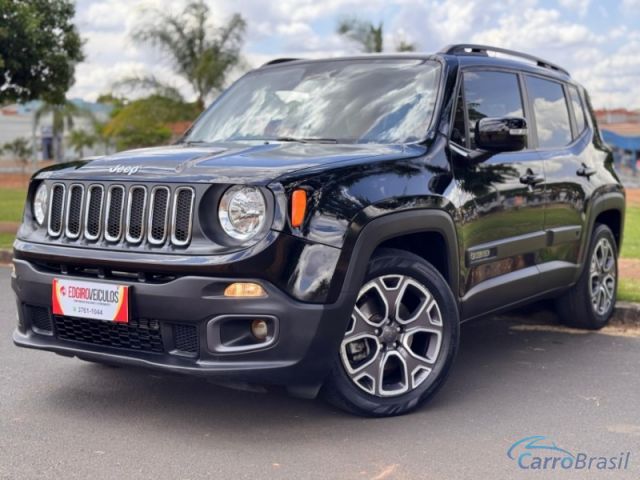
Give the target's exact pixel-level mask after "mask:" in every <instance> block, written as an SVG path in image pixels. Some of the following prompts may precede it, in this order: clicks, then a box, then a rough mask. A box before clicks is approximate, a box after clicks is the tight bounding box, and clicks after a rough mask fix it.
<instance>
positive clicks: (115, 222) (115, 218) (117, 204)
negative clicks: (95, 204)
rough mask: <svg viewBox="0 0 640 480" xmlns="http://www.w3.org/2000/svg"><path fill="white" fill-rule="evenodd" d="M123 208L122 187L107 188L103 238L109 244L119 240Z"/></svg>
mask: <svg viewBox="0 0 640 480" xmlns="http://www.w3.org/2000/svg"><path fill="white" fill-rule="evenodd" d="M123 207H124V187H123V186H122V185H114V186H112V187H111V188H109V195H108V197H107V224H106V227H105V229H106V232H105V235H104V237H105V239H106V240H107V241H109V242H117V241H118V240H120V235H121V233H122V218H123V216H122V211H123Z"/></svg>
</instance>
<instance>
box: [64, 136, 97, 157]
mask: <svg viewBox="0 0 640 480" xmlns="http://www.w3.org/2000/svg"><path fill="white" fill-rule="evenodd" d="M96 141H97V139H96V137H95V136H94V135H92V134H90V133H88V132H87V131H85V130H72V131H71V132H69V146H70V147H71V148H73V149H74V150H75V151H76V152H77V153H78V155H79V157H80V158H84V149H85V148H91V147H93V146H94V145H95V144H96Z"/></svg>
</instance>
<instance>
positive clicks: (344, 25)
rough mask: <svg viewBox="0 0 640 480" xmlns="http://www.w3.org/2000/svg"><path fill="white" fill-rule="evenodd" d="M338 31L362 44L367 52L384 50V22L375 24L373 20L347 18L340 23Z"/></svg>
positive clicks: (363, 49)
mask: <svg viewBox="0 0 640 480" xmlns="http://www.w3.org/2000/svg"><path fill="white" fill-rule="evenodd" d="M337 32H338V33H339V34H340V35H343V36H345V37H347V38H348V39H350V40H352V41H354V42H356V43H358V44H360V46H361V48H362V51H363V52H365V53H380V52H382V51H383V33H382V22H380V23H379V24H378V26H375V25H374V24H373V23H371V22H367V21H366V20H361V19H359V18H356V17H353V18H345V19H343V20H341V21H340V22H339V23H338V28H337Z"/></svg>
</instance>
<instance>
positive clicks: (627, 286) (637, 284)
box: [618, 278, 640, 303]
mask: <svg viewBox="0 0 640 480" xmlns="http://www.w3.org/2000/svg"><path fill="white" fill-rule="evenodd" d="M618 300H622V301H625V302H639V303H640V280H632V279H630V278H621V279H620V283H619V284H618Z"/></svg>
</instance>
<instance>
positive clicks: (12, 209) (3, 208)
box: [0, 188, 27, 222]
mask: <svg viewBox="0 0 640 480" xmlns="http://www.w3.org/2000/svg"><path fill="white" fill-rule="evenodd" d="M26 196H27V192H26V190H24V189H22V188H0V222H20V221H21V220H22V208H23V206H24V200H25V197H26Z"/></svg>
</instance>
